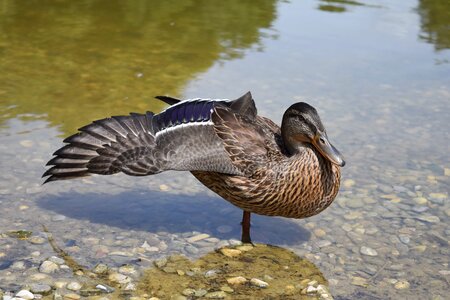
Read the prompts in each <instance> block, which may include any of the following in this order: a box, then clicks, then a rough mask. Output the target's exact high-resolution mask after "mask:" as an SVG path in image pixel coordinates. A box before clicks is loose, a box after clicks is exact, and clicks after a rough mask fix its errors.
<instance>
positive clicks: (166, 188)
mask: <svg viewBox="0 0 450 300" xmlns="http://www.w3.org/2000/svg"><path fill="white" fill-rule="evenodd" d="M159 189H160V190H161V191H163V192H165V191H168V190H169V186H168V185H165V184H161V185H160V186H159Z"/></svg>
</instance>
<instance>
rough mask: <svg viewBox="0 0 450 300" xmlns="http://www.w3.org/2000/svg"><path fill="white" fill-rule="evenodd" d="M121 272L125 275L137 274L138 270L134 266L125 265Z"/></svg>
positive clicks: (120, 269)
mask: <svg viewBox="0 0 450 300" xmlns="http://www.w3.org/2000/svg"><path fill="white" fill-rule="evenodd" d="M119 272H120V273H122V274H125V275H131V274H134V273H136V269H135V268H134V267H133V266H132V265H124V266H121V267H120V268H119Z"/></svg>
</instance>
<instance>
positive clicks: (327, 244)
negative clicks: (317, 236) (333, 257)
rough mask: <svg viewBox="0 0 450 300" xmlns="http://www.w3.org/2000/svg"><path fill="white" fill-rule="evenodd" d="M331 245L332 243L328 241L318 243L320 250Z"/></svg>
mask: <svg viewBox="0 0 450 300" xmlns="http://www.w3.org/2000/svg"><path fill="white" fill-rule="evenodd" d="M330 245H331V242H330V241H328V240H320V241H318V242H317V247H319V248H323V247H328V246H330Z"/></svg>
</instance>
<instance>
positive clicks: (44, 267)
mask: <svg viewBox="0 0 450 300" xmlns="http://www.w3.org/2000/svg"><path fill="white" fill-rule="evenodd" d="M58 269H59V267H58V265H57V264H55V263H54V262H52V261H49V260H46V261H44V262H43V263H42V264H41V265H40V266H39V272H41V273H46V274H50V273H54V272H56V271H57V270H58Z"/></svg>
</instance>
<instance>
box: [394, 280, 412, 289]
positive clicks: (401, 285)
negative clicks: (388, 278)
mask: <svg viewBox="0 0 450 300" xmlns="http://www.w3.org/2000/svg"><path fill="white" fill-rule="evenodd" d="M409 286H410V284H409V282H408V281H406V280H399V281H397V283H396V284H395V285H394V287H395V288H396V289H397V290H404V289H408V288H409Z"/></svg>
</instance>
